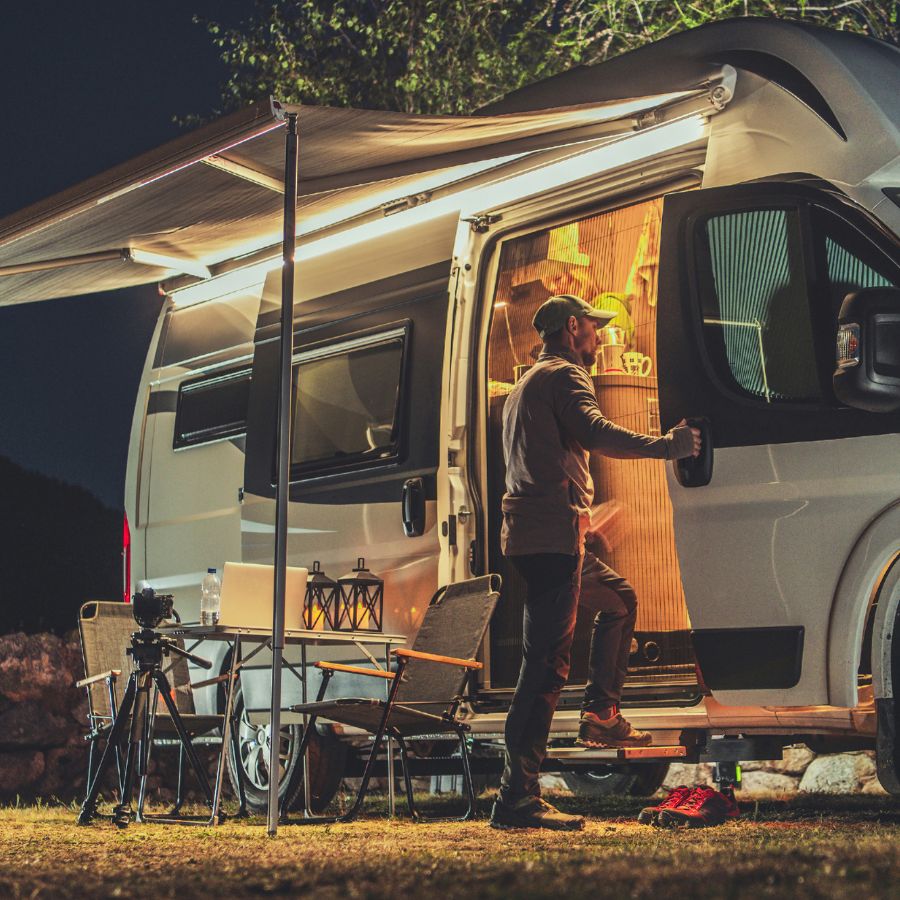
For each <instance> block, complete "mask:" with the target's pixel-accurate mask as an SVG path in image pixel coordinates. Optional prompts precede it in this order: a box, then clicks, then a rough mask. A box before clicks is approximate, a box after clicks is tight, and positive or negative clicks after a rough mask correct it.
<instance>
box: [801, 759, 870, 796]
mask: <svg viewBox="0 0 900 900" xmlns="http://www.w3.org/2000/svg"><path fill="white" fill-rule="evenodd" d="M874 774H875V763H874V762H873V761H872V759H871V758H870V757H869V756H868V754H866V753H838V754H834V755H830V756H818V757H816V758H815V759H814V760H813V761H812V762H811V763H810V764H809V767H808V768H807V770H806V772H804V773H803V779H802V780H801V782H800V790H801V791H804V792H807V793H821V794H851V793H854V792H855V791H856V790H858V789H859V786H860V784H861V783H862V782H863V781H864V780H866V779H870V778H871V777H872V776H873V775H874Z"/></svg>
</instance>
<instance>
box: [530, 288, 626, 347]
mask: <svg viewBox="0 0 900 900" xmlns="http://www.w3.org/2000/svg"><path fill="white" fill-rule="evenodd" d="M616 315H617V314H616V313H615V312H611V311H609V310H606V309H595V308H594V307H593V306H591V305H590V303H586V302H585V301H584V300H582V299H581V297H576V296H575V295H574V294H557V295H556V296H555V297H551V298H550V299H549V300H545V301H544V302H543V303H542V304H541V305H540V308H539V309H538V311H537V312H536V313H535V314H534V318H533V319H532V320H531V324H532V325H534V327H535V328H536V329H537V333H538V334H539V335H540V336H541V340H546V339H547V338H548V337H549V336H550V335H551V334H555V333H556V332H557V331H559V330H560V328H562V327H563V326H564V325H565V324H566V322H568V321H569V316H575V318H576V319H581V318H588V319H594V320H595V321H597V322H602V323H603V324H604V325H605V324H606V323H607V322H610V321H612V320H613V319H614V318H615V317H616Z"/></svg>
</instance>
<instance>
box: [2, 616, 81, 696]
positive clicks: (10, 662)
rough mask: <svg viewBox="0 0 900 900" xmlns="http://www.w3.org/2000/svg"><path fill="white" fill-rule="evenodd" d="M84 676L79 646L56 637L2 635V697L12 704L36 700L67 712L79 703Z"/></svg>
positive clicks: (45, 635)
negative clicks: (80, 683) (79, 688)
mask: <svg viewBox="0 0 900 900" xmlns="http://www.w3.org/2000/svg"><path fill="white" fill-rule="evenodd" d="M81 676H82V662H81V653H80V650H79V648H78V645H77V644H73V643H68V642H66V641H64V640H63V639H62V638H59V637H57V636H56V635H55V634H22V633H21V632H17V633H15V634H6V635H2V636H0V696H2V697H5V698H6V699H7V700H11V701H12V702H13V703H23V702H25V701H26V700H34V701H36V702H39V703H41V704H42V705H44V706H45V707H47V708H48V709H52V710H53V711H55V712H60V713H64V712H66V711H67V710H68V709H70V708H71V707H72V706H73V705H74V704H76V703H77V702H78V693H79V691H78V689H77V688H76V687H75V681H76V680H77V679H78V678H80V677H81Z"/></svg>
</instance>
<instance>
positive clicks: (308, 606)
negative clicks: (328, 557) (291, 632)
mask: <svg viewBox="0 0 900 900" xmlns="http://www.w3.org/2000/svg"><path fill="white" fill-rule="evenodd" d="M339 611H340V588H339V587H338V583H337V582H336V581H335V580H334V579H333V578H329V577H328V576H327V575H326V574H325V573H324V572H323V571H322V569H321V566H320V564H319V561H318V560H316V561H315V562H314V563H313V567H312V569H311V570H310V573H309V576H308V577H307V579H306V596H305V597H304V598H303V627H304V628H308V629H310V630H311V631H324V630H325V628H331V629H332V630H335V629H337V628H338V621H337V620H338V616H339Z"/></svg>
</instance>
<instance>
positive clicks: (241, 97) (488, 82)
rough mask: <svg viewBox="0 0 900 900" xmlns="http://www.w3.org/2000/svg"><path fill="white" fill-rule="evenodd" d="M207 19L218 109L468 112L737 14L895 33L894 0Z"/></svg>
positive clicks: (294, 6) (396, 4)
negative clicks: (220, 76) (288, 105)
mask: <svg viewBox="0 0 900 900" xmlns="http://www.w3.org/2000/svg"><path fill="white" fill-rule="evenodd" d="M254 2H255V9H254V12H253V14H252V15H251V17H250V18H249V19H248V20H247V21H245V22H243V23H241V24H240V25H238V26H237V27H224V26H222V25H220V24H217V23H215V22H205V23H204V24H205V25H206V27H207V29H208V31H209V32H210V34H211V36H212V38H213V41H214V42H215V44H216V45H217V47H218V48H219V51H220V54H221V57H222V59H223V61H224V62H225V63H226V65H227V66H228V69H229V71H230V73H231V74H230V77H229V78H228V80H227V82H226V84H225V86H224V88H223V111H227V110H231V109H235V108H238V107H240V106H243V105H245V104H246V103H248V102H251V101H253V100H257V99H259V98H260V97H265V96H267V95H269V94H273V95H276V96H278V97H280V98H281V99H284V100H288V101H294V102H304V103H312V104H326V105H331V106H355V107H369V108H380V109H394V110H401V111H405V112H420V113H467V112H471V111H472V110H473V109H477V108H478V107H479V106H482V105H484V104H485V103H488V102H489V101H491V100H492V99H495V98H497V97H499V96H502V95H503V94H506V93H508V92H509V91H512V90H515V89H516V88H518V87H521V86H522V85H525V84H528V83H530V82H532V81H536V80H539V79H542V78H546V77H549V76H550V75H554V74H556V73H557V72H560V71H563V70H565V69H569V68H571V67H573V66H576V65H579V64H591V63H596V62H601V61H603V60H605V59H608V58H609V57H612V56H616V55H618V54H619V53H623V52H625V51H628V50H633V49H634V48H636V47H639V46H641V45H643V44H646V43H649V42H651V41H656V40H659V39H660V38H664V37H666V36H668V35H670V34H673V33H675V32H677V31H682V30H684V29H686V28H694V27H696V26H698V25H703V24H705V23H707V22H712V21H717V20H720V19H725V18H730V17H735V16H747V15H750V16H769V17H779V18H793V19H801V20H803V21H807V22H813V23H817V24H824V25H828V26H829V27H832V28H838V29H844V30H848V31H855V32H859V33H865V34H869V35H873V36H875V37H880V38H883V39H885V40H890V41H893V42H895V43H896V42H898V39H900V23H898V13H897V4H895V3H894V2H891V0H839V2H834V0H826V2H822V3H820V4H818V5H815V4H813V3H810V2H808V0H799V3H798V5H787V4H783V3H776V2H774V0H696V2H689V0H680V2H679V0H674V2H664V0H519V2H515V3H510V2H504V0H254Z"/></svg>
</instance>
